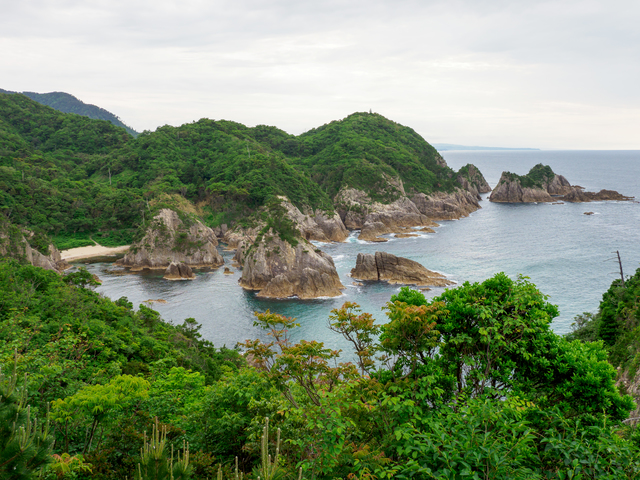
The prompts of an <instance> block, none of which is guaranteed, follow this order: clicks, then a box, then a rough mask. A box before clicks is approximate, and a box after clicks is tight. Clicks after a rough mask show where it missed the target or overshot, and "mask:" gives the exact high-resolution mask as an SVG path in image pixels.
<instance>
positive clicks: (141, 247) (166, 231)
mask: <svg viewBox="0 0 640 480" xmlns="http://www.w3.org/2000/svg"><path fill="white" fill-rule="evenodd" d="M217 245H218V240H217V239H216V236H215V234H214V232H213V230H211V229H210V228H209V227H206V226H205V225H203V224H202V223H201V222H200V221H198V220H193V219H189V224H185V222H184V221H183V220H181V219H180V216H179V215H178V214H177V213H176V212H175V211H173V210H170V209H168V208H164V209H162V210H160V212H159V213H158V214H157V215H156V216H155V217H154V218H153V221H152V222H151V225H150V226H149V228H147V231H146V233H145V236H144V237H143V238H142V240H140V241H139V242H138V243H136V244H134V245H132V246H131V248H130V250H129V252H128V253H127V254H126V255H125V256H124V258H122V259H121V260H119V261H118V263H119V264H121V265H124V266H126V267H131V269H132V270H133V271H136V270H142V269H143V268H156V269H158V268H162V269H164V268H166V267H168V266H169V265H170V264H171V263H183V264H185V265H189V266H192V267H210V266H220V265H222V264H223V263H224V260H223V259H222V256H221V255H220V253H219V252H218V250H217V249H216V246H217Z"/></svg>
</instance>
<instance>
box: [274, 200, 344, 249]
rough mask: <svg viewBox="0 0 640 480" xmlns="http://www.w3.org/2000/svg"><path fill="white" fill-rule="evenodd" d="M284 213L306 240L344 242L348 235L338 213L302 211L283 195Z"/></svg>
mask: <svg viewBox="0 0 640 480" xmlns="http://www.w3.org/2000/svg"><path fill="white" fill-rule="evenodd" d="M280 200H281V202H282V203H281V205H282V206H283V207H284V208H285V209H286V214H287V216H288V217H289V219H290V220H292V221H293V223H294V224H295V225H296V227H297V228H298V230H299V231H300V232H301V233H302V236H303V237H304V238H305V239H307V240H316V241H318V242H344V241H345V240H346V239H347V237H348V236H349V231H348V230H347V229H346V228H345V226H344V223H343V222H342V219H341V218H340V215H338V214H337V213H334V214H333V215H330V214H327V213H325V212H323V211H321V210H315V211H313V210H310V211H308V212H306V213H302V212H301V211H300V210H299V209H298V208H297V207H295V206H294V205H293V204H292V203H291V202H289V200H288V199H287V198H285V197H280Z"/></svg>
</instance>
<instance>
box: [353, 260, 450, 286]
mask: <svg viewBox="0 0 640 480" xmlns="http://www.w3.org/2000/svg"><path fill="white" fill-rule="evenodd" d="M351 277H352V278H355V279H357V280H367V281H375V282H377V281H380V282H388V283H396V284H401V285H417V286H434V287H446V286H448V285H453V282H451V281H450V280H447V279H446V277H445V276H444V275H441V274H439V273H436V272H432V271H431V270H427V269H426V268H424V267H423V266H422V265H420V264H419V263H418V262H414V261H413V260H409V259H408V258H403V257H396V256H395V255H392V254H390V253H386V252H376V253H375V255H372V254H370V253H359V254H358V258H357V259H356V266H355V268H353V269H352V270H351Z"/></svg>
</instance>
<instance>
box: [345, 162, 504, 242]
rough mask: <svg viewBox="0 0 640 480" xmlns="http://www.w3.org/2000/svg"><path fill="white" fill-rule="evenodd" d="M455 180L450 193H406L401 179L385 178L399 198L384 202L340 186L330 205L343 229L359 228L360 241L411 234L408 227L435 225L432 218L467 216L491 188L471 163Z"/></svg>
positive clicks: (478, 206)
mask: <svg viewBox="0 0 640 480" xmlns="http://www.w3.org/2000/svg"><path fill="white" fill-rule="evenodd" d="M444 165H445V166H446V163H445V164H444ZM456 181H457V183H458V184H459V185H460V187H456V188H455V189H454V190H453V191H451V192H434V193H432V194H429V195H426V194H424V193H414V194H412V195H407V193H406V192H405V189H404V186H403V184H402V181H400V180H399V179H395V180H394V181H393V182H391V180H389V183H390V184H392V186H393V187H394V188H395V189H396V190H397V191H398V192H399V194H400V197H399V198H398V199H396V200H395V201H393V202H391V203H388V204H383V203H380V202H375V201H373V200H372V199H371V198H370V197H369V196H368V195H367V194H366V193H365V192H363V191H362V190H357V189H354V188H343V189H341V190H340V191H339V192H338V194H337V195H336V197H335V198H334V204H335V205H336V209H337V210H338V213H339V214H340V218H341V219H342V221H343V222H344V225H345V227H346V228H348V229H349V230H358V229H359V230H361V232H360V235H359V238H360V240H367V241H371V242H384V241H386V239H385V238H381V237H380V235H384V234H387V233H397V234H403V235H406V234H410V233H411V232H410V231H409V228H411V227H420V226H422V227H434V226H437V224H436V223H434V221H439V220H456V219H459V218H462V217H467V216H468V215H469V214H470V213H471V212H474V211H476V210H478V209H479V208H480V204H479V203H478V202H479V200H480V198H481V197H480V193H487V192H489V191H491V188H490V187H489V184H488V183H487V181H486V180H485V179H484V177H483V176H482V174H481V173H480V171H479V170H478V169H477V168H476V167H475V166H473V165H467V166H465V167H463V168H462V169H461V170H460V173H459V174H458V177H457V178H456Z"/></svg>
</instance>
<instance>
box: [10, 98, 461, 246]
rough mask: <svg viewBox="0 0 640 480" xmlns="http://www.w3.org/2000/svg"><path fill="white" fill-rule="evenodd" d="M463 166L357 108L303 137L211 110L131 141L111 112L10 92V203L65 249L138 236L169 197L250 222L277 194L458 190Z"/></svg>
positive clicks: (309, 200)
mask: <svg viewBox="0 0 640 480" xmlns="http://www.w3.org/2000/svg"><path fill="white" fill-rule="evenodd" d="M455 179H456V175H455V172H453V171H452V170H451V169H450V168H448V167H447V166H446V164H445V163H444V161H443V160H442V158H441V157H440V155H439V154H438V153H437V152H436V150H435V149H434V148H433V147H431V146H430V145H429V144H428V143H427V142H426V141H424V139H422V138H421V137H420V136H419V135H418V134H416V133H415V132H414V131H413V130H411V129H410V128H407V127H403V126H401V125H398V124H396V123H394V122H392V121H389V120H387V119H385V118H384V117H382V116H380V115H377V114H369V113H356V114H353V115H351V116H349V117H347V118H346V119H344V120H341V121H336V122H332V123H330V124H328V125H325V126H323V127H320V128H318V129H314V130H311V131H309V132H306V133H304V134H302V135H300V136H298V137H296V136H293V135H289V134H287V133H286V132H284V131H282V130H279V129H277V128H276V127H267V126H262V125H261V126H257V127H253V128H249V127H246V126H244V125H241V124H239V123H235V122H230V121H225V120H220V121H214V120H207V119H202V120H199V121H197V122H193V123H190V124H185V125H182V126H180V127H171V126H164V127H160V128H158V129H157V130H156V131H155V132H143V133H142V134H140V135H139V136H138V137H137V138H135V139H134V138H131V136H130V135H128V134H127V133H126V132H125V130H123V129H122V128H118V127H115V126H113V125H111V124H110V123H108V122H106V121H101V120H91V119H88V118H86V117H80V116H77V115H69V114H63V113H60V112H58V111H57V110H53V109H51V108H48V107H45V106H42V105H40V104H39V103H37V102H34V101H32V100H30V99H29V98H27V97H25V96H23V95H19V94H16V95H9V94H0V208H2V210H3V212H4V215H6V216H7V217H8V218H9V219H10V220H11V221H12V222H13V223H15V224H18V225H22V226H24V227H27V228H29V229H31V230H36V231H38V232H40V233H42V234H46V235H49V236H51V237H52V238H53V240H54V243H55V244H56V245H57V246H59V247H60V248H68V247H70V246H80V245H83V244H91V243H92V240H91V239H90V237H95V238H94V240H98V241H100V243H103V244H105V245H118V244H126V243H129V242H130V241H131V239H132V235H133V233H134V231H135V230H136V229H137V228H139V227H140V225H142V220H143V217H144V215H145V213H144V212H145V209H146V210H147V214H148V213H149V212H148V210H149V203H150V201H152V200H153V199H154V198H156V197H158V196H159V195H164V194H179V195H181V196H183V197H184V198H185V199H187V200H188V201H190V202H192V203H193V204H194V205H195V206H196V207H197V210H198V214H199V215H200V216H201V217H202V218H203V220H204V221H205V223H207V224H208V225H209V226H216V225H219V224H222V223H226V224H228V225H233V224H236V223H243V222H247V221H248V219H250V217H251V216H252V215H253V214H254V213H255V212H256V211H257V209H258V208H260V207H261V206H264V205H266V204H267V203H268V201H269V200H270V199H272V198H274V197H275V196H286V197H287V198H289V199H290V200H291V202H292V203H293V204H294V205H295V206H297V207H298V208H300V209H301V210H307V209H311V210H315V209H320V210H321V211H325V212H331V211H332V210H333V208H334V207H333V202H332V199H333V196H335V194H336V193H337V192H338V191H339V190H340V189H341V188H343V187H352V188H358V189H361V190H363V191H364V192H365V193H367V194H368V195H369V196H370V197H371V198H372V199H374V200H380V201H383V202H389V201H392V200H395V199H396V198H398V196H399V195H400V194H401V190H400V189H401V186H400V183H399V181H398V180H400V181H402V182H403V183H404V187H405V190H406V191H407V193H408V194H409V193H416V192H422V193H426V194H429V193H431V192H434V191H451V190H452V189H453V188H454V187H455V186H456V183H455V182H456V180H455Z"/></svg>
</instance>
